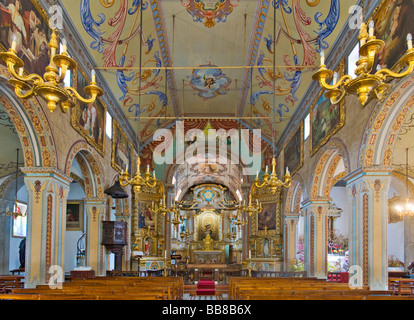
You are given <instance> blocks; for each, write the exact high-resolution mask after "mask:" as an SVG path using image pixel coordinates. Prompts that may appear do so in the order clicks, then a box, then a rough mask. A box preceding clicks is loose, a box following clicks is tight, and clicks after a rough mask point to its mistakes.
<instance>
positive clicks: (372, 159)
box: [359, 76, 414, 167]
mask: <svg viewBox="0 0 414 320" xmlns="http://www.w3.org/2000/svg"><path fill="white" fill-rule="evenodd" d="M413 90H414V76H411V77H409V78H408V79H407V80H405V81H402V82H401V83H399V84H398V85H397V86H396V87H395V89H394V90H393V91H392V92H391V93H390V94H389V95H388V96H387V98H386V99H385V100H384V101H379V102H378V103H377V104H376V106H375V108H374V110H373V112H372V114H371V117H370V119H369V120H368V123H367V125H366V129H365V133H364V135H363V137H362V141H361V147H360V154H359V166H360V167H369V166H374V165H381V166H391V159H392V154H393V151H394V147H395V143H396V141H397V137H398V134H399V131H400V129H401V126H402V125H403V123H404V120H405V118H406V117H407V115H408V114H409V112H410V110H411V108H412V107H413V106H414V96H413V94H412V92H413Z"/></svg>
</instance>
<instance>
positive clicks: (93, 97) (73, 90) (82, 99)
mask: <svg viewBox="0 0 414 320" xmlns="http://www.w3.org/2000/svg"><path fill="white" fill-rule="evenodd" d="M65 90H66V91H69V92H71V93H72V95H74V96H75V97H76V99H78V100H79V101H81V102H83V103H86V104H89V103H93V102H95V100H96V98H97V97H98V93H96V92H95V93H92V94H91V98H90V99H85V98H83V97H82V96H81V95H80V94H79V93H78V92H77V91H76V90H75V89H74V88H72V87H66V88H65Z"/></svg>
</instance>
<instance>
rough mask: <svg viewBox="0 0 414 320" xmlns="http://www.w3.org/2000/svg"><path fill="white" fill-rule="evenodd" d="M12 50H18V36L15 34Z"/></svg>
mask: <svg viewBox="0 0 414 320" xmlns="http://www.w3.org/2000/svg"><path fill="white" fill-rule="evenodd" d="M11 48H12V50H13V51H16V48H17V36H16V34H14V33H13V36H12V44H11Z"/></svg>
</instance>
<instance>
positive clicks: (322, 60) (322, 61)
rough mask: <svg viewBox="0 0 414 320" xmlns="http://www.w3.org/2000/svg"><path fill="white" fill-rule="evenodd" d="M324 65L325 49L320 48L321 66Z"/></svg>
mask: <svg viewBox="0 0 414 320" xmlns="http://www.w3.org/2000/svg"><path fill="white" fill-rule="evenodd" d="M323 65H325V51H324V50H321V66H323Z"/></svg>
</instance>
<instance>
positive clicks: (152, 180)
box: [119, 1, 164, 195]
mask: <svg viewBox="0 0 414 320" xmlns="http://www.w3.org/2000/svg"><path fill="white" fill-rule="evenodd" d="M142 9H143V5H142V1H141V9H140V10H141V12H140V30H141V34H142ZM139 38H140V44H139V45H140V50H139V94H138V98H139V108H140V110H139V115H138V117H139V118H138V135H139V126H140V122H141V81H142V74H141V71H142V36H140V37H139ZM139 152H140V141H139V137H138V154H139ZM140 166H141V158H140V157H139V155H138V159H137V171H136V174H135V176H134V177H133V178H131V177H130V175H129V173H128V168H126V170H125V171H123V170H122V172H121V175H120V177H119V182H120V184H121V186H123V187H125V186H127V185H131V186H132V188H133V191H134V192H135V193H136V194H138V193H140V192H141V191H142V188H143V187H146V188H147V189H156V191H157V193H158V194H159V195H161V194H164V184H163V183H162V182H161V181H159V180H157V178H156V177H155V170H154V171H153V174H152V175H151V173H150V168H149V165H147V171H146V172H145V174H144V176H142V175H141V172H140Z"/></svg>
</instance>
